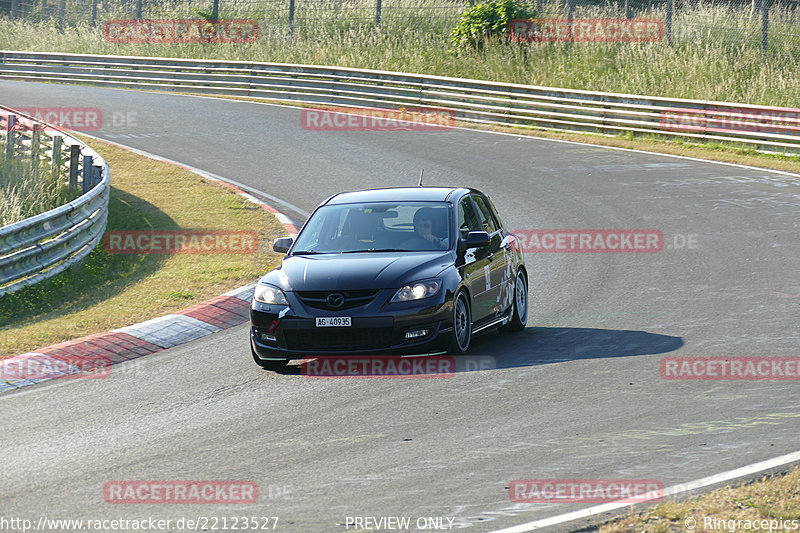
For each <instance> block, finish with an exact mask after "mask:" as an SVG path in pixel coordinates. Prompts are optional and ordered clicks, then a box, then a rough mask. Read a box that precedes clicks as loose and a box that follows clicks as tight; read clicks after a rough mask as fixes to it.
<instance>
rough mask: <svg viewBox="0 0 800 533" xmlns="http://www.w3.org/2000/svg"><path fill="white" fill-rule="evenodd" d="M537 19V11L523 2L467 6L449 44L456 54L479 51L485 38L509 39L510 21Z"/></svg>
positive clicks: (510, 0)
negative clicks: (467, 50)
mask: <svg viewBox="0 0 800 533" xmlns="http://www.w3.org/2000/svg"><path fill="white" fill-rule="evenodd" d="M530 18H536V9H535V8H534V7H533V6H532V5H531V4H529V3H528V2H526V1H520V0H490V1H488V2H482V3H480V4H476V5H474V6H472V7H469V8H468V9H467V10H466V11H464V13H462V15H461V17H460V18H459V19H458V22H457V23H456V25H455V27H454V28H453V31H451V32H450V42H451V43H452V44H453V48H454V51H455V52H462V51H464V50H466V49H468V48H480V47H482V46H483V43H484V42H485V40H486V39H487V38H492V37H497V38H499V40H501V41H506V40H508V33H509V30H508V26H509V22H511V21H512V20H514V19H530Z"/></svg>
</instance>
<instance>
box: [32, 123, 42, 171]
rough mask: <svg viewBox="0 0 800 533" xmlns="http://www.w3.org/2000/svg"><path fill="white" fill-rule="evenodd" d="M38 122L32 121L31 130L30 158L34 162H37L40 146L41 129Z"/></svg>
mask: <svg viewBox="0 0 800 533" xmlns="http://www.w3.org/2000/svg"><path fill="white" fill-rule="evenodd" d="M39 128H40V126H39V124H36V123H35V122H34V123H33V131H31V159H32V160H33V163H34V164H37V163H39V148H41V142H42V141H41V130H40V129H39Z"/></svg>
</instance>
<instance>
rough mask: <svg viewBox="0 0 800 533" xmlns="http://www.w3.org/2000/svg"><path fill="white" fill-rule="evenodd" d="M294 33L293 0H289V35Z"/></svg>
mask: <svg viewBox="0 0 800 533" xmlns="http://www.w3.org/2000/svg"><path fill="white" fill-rule="evenodd" d="M293 34H294V0H289V35H293Z"/></svg>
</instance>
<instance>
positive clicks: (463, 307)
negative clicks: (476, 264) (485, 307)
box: [448, 290, 472, 355]
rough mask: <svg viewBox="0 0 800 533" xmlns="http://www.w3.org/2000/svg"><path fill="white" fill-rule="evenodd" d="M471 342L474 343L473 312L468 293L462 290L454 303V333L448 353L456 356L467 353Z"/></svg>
mask: <svg viewBox="0 0 800 533" xmlns="http://www.w3.org/2000/svg"><path fill="white" fill-rule="evenodd" d="M470 341H472V311H471V310H470V307H469V298H468V297H467V293H466V291H464V290H461V291H459V292H458V294H456V299H455V300H454V301H453V332H452V333H451V336H450V348H449V350H448V353H451V354H456V355H460V354H463V353H466V352H467V350H469V343H470Z"/></svg>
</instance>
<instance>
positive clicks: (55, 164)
mask: <svg viewBox="0 0 800 533" xmlns="http://www.w3.org/2000/svg"><path fill="white" fill-rule="evenodd" d="M62 142H63V138H62V137H61V135H53V157H51V158H50V171H51V175H52V177H53V181H55V180H57V179H58V178H59V176H60V174H61V144H62Z"/></svg>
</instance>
